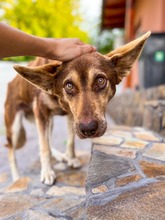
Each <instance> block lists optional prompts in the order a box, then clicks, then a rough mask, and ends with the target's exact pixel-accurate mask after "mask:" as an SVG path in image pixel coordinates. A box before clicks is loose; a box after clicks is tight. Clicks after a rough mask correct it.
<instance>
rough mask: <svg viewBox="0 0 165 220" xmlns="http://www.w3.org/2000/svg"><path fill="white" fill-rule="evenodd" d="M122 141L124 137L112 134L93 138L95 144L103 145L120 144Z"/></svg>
mask: <svg viewBox="0 0 165 220" xmlns="http://www.w3.org/2000/svg"><path fill="white" fill-rule="evenodd" d="M122 141H123V139H122V138H118V137H113V136H111V135H108V136H102V137H99V138H94V139H93V140H92V142H93V143H94V144H103V145H120V144H121V143H122Z"/></svg>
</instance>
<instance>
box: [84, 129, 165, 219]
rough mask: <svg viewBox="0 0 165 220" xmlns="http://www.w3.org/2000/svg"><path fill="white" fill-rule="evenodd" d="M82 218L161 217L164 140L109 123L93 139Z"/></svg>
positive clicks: (164, 209) (164, 211)
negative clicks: (101, 134) (108, 126)
mask: <svg viewBox="0 0 165 220" xmlns="http://www.w3.org/2000/svg"><path fill="white" fill-rule="evenodd" d="M86 191H87V201H86V207H87V213H86V219H90V220H92V219H95V220H97V219H98V220H106V219H107V220H108V219H110V220H121V219H122V220H134V219H137V220H143V219H144V220H150V219H152V220H158V219H159V220H164V219H165V140H164V139H163V138H162V137H160V136H159V135H157V134H155V133H153V132H151V131H147V130H145V129H143V128H130V127H122V126H118V127H113V128H112V129H111V130H109V131H108V132H107V134H106V135H105V136H104V137H102V138H98V139H95V140H94V142H93V151H92V158H91V162H90V167H89V171H88V178H87V184H86Z"/></svg>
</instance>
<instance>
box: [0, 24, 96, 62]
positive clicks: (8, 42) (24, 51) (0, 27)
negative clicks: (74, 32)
mask: <svg viewBox="0 0 165 220" xmlns="http://www.w3.org/2000/svg"><path fill="white" fill-rule="evenodd" d="M95 50H96V49H95V48H94V47H93V46H91V45H87V44H84V43H83V42H81V41H80V40H79V39H77V38H61V39H55V38H41V37H37V36H34V35H30V34H26V33H25V32H23V31H20V30H19V29H16V28H13V27H11V26H9V25H6V24H4V23H2V22H0V58H4V57H10V56H41V57H45V58H48V59H55V60H60V61H68V60H71V59H73V58H75V57H77V56H80V55H81V54H84V53H90V52H93V51H95Z"/></svg>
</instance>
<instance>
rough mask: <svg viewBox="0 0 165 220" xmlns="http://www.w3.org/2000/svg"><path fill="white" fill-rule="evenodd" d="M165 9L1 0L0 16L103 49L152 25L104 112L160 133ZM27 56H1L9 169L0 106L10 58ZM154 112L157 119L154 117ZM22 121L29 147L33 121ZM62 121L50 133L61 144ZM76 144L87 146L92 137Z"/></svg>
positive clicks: (154, 4) (148, 4) (125, 3)
mask: <svg viewBox="0 0 165 220" xmlns="http://www.w3.org/2000/svg"><path fill="white" fill-rule="evenodd" d="M164 12H165V1H164V0H145V1H144V0H60V1H58V0H46V1H45V0H14V1H12V0H5V1H2V0H0V22H5V23H7V24H9V25H11V26H13V27H16V28H19V29H20V30H22V31H25V32H26V33H29V34H33V35H37V36H41V37H54V38H66V37H69V38H70V37H78V38H80V39H81V40H82V41H84V42H85V43H90V44H93V45H95V46H96V47H97V50H98V51H99V52H101V53H103V54H106V53H107V52H109V51H111V50H113V49H115V48H117V47H119V46H121V45H123V44H124V43H127V42H129V41H131V40H133V39H134V38H136V37H138V36H140V35H142V34H143V33H145V32H147V31H149V30H150V31H152V35H151V37H150V39H149V40H148V41H147V43H146V45H145V47H144V50H143V53H142V55H141V58H140V59H139V61H138V62H136V64H135V65H134V67H133V69H132V71H131V74H130V76H129V77H127V79H125V80H124V82H122V83H121V85H119V87H118V89H117V91H118V92H117V95H116V98H114V99H113V100H112V102H111V104H110V106H109V107H108V111H107V112H108V114H109V115H110V116H111V117H113V119H114V120H115V122H116V123H119V124H126V125H131V126H146V127H148V128H150V129H153V130H156V131H158V132H160V133H161V134H164V129H165V113H164V109H165V107H164V106H165V104H164V102H163V101H164V99H165V92H164V91H165V87H164V86H163V85H164V83H165V13H164ZM31 59H33V58H31V57H11V58H7V59H3V60H1V61H0V154H1V155H2V156H1V158H2V160H1V158H0V167H3V169H4V170H5V169H8V168H7V166H6V167H5V166H4V163H3V162H4V160H6V157H7V156H6V154H7V153H6V150H5V148H1V146H2V145H3V144H4V143H5V127H4V121H3V113H4V110H3V106H4V101H5V97H6V89H7V83H8V82H9V81H11V80H12V79H13V78H14V76H15V72H14V71H13V68H12V66H13V64H14V63H15V62H23V63H24V64H25V65H26V63H27V62H28V61H29V60H31ZM125 100H127V101H125ZM153 100H154V101H155V100H156V101H157V104H156V105H153V104H152V103H151V102H150V104H146V102H148V101H153ZM160 101H161V104H160ZM153 106H154V107H153ZM153 109H156V110H155V111H154V110H153ZM151 110H152V111H151ZM154 114H155V118H156V119H157V121H156V122H155V121H152V116H153V115H154ZM144 115H145V119H144ZM59 120H61V119H59ZM147 120H148V121H147ZM25 123H26V126H27V128H28V132H29V134H28V135H29V136H28V137H29V139H28V141H29V140H30V141H31V142H30V143H31V144H30V146H31V147H32V148H33V145H37V143H36V140H37V133H36V130H35V128H34V127H33V126H32V125H31V124H28V123H27V122H25ZM58 123H59V121H58V119H57V122H55V127H56V124H57V127H58ZM60 123H61V122H60ZM155 123H156V127H155ZM158 123H159V125H158ZM60 127H61V132H62V135H60V134H58V135H54V139H56V141H57V142H58V146H59V147H60V146H62V147H65V145H66V139H67V138H63V137H64V136H66V135H67V131H65V129H63V127H62V126H61V124H60ZM64 127H65V122H64ZM55 133H56V132H55ZM78 141H79V140H78ZM78 144H79V145H80V146H81V147H87V148H88V146H89V145H90V141H86V142H81V143H80V142H78ZM28 146H29V144H28ZM35 149H37V147H36V148H35ZM33 150H34V148H33ZM37 151H38V150H36V151H35V153H36V154H37ZM19 152H21V153H19V154H20V157H26V152H27V151H26V150H25V151H24V150H21V151H19ZM1 163H2V166H1ZM25 167H26V165H25Z"/></svg>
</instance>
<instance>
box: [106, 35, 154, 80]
mask: <svg viewBox="0 0 165 220" xmlns="http://www.w3.org/2000/svg"><path fill="white" fill-rule="evenodd" d="M150 34H151V32H150V31H149V32H147V33H146V34H144V35H142V36H141V37H139V38H137V39H136V40H134V41H132V42H130V43H128V44H126V45H124V46H122V47H119V48H117V49H116V50H114V51H111V52H110V53H108V54H107V55H106V56H105V57H106V58H107V59H109V60H110V62H111V64H112V66H114V68H115V70H116V72H117V84H118V83H120V82H121V81H122V79H123V77H126V76H128V75H129V73H130V70H131V68H132V66H133V64H134V62H135V61H136V60H137V59H138V57H139V56H140V54H141V51H142V49H143V46H144V43H145V41H146V40H147V38H148V37H149V36H150Z"/></svg>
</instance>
